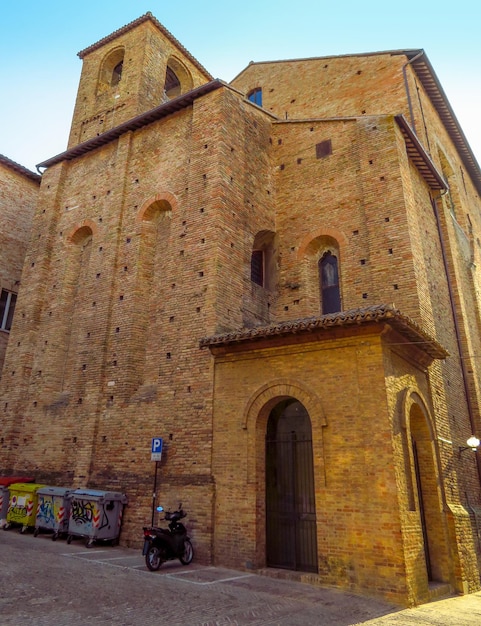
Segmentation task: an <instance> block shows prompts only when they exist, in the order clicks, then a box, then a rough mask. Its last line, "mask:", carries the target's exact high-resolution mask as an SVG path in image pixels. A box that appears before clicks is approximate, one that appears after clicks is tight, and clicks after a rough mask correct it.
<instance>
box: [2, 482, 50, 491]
mask: <svg viewBox="0 0 481 626" xmlns="http://www.w3.org/2000/svg"><path fill="white" fill-rule="evenodd" d="M41 487H45V485H39V484H38V483H12V484H11V485H9V487H8V488H9V490H10V491H26V492H27V493H33V492H36V491H38V489H40V488H41Z"/></svg>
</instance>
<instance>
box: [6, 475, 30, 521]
mask: <svg viewBox="0 0 481 626" xmlns="http://www.w3.org/2000/svg"><path fill="white" fill-rule="evenodd" d="M34 480H35V479H34V478H31V477H29V476H0V528H2V527H3V526H4V525H5V522H6V521H7V512H8V504H9V501H10V492H9V490H8V488H9V486H10V485H13V484H14V483H33V481H34Z"/></svg>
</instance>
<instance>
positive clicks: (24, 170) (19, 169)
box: [0, 154, 42, 185]
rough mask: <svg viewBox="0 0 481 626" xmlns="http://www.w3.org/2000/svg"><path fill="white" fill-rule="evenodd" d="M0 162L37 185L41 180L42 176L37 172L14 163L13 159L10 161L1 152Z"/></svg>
mask: <svg viewBox="0 0 481 626" xmlns="http://www.w3.org/2000/svg"><path fill="white" fill-rule="evenodd" d="M0 163H1V164H2V165H5V167H8V168H9V169H11V170H13V171H14V172H17V174H21V175H22V176H25V178H29V179H30V180H31V181H33V182H34V183H37V184H38V185H39V184H40V181H41V180H42V177H41V176H40V175H39V174H35V172H32V171H31V170H29V169H27V168H26V167H24V166H23V165H19V164H18V163H15V161H12V159H9V158H8V157H6V156H3V154H0Z"/></svg>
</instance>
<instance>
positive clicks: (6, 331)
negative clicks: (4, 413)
mask: <svg viewBox="0 0 481 626" xmlns="http://www.w3.org/2000/svg"><path fill="white" fill-rule="evenodd" d="M39 185H40V176H39V175H38V174H35V173H34V172H31V171H30V170H28V169H27V168H25V167H23V166H22V165H19V164H18V163H15V162H14V161H12V160H11V159H8V158H7V157H5V156H3V155H2V154H0V377H1V375H2V366H3V361H4V359H5V351H6V349H7V342H8V338H9V336H10V328H11V325H12V320H13V313H14V311H15V304H16V300H17V294H18V289H19V286H20V277H21V275H22V268H23V261H24V258H25V254H26V251H27V245H28V240H29V238H30V229H31V226H32V219H33V213H34V210H35V205H36V203H37V197H38V188H39Z"/></svg>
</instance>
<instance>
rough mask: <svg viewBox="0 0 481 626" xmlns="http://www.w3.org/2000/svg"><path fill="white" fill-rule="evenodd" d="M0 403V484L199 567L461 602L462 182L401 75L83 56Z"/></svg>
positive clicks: (429, 84) (440, 103)
mask: <svg viewBox="0 0 481 626" xmlns="http://www.w3.org/2000/svg"><path fill="white" fill-rule="evenodd" d="M79 56H80V58H81V59H82V61H83V68H82V74H81V78H80V85H79V91H78V97H77V102H76V106H75V110H74V114H73V120H72V128H71V133H70V138H69V143H68V148H67V150H66V151H65V152H64V153H62V154H60V155H57V156H55V157H52V158H51V159H49V160H47V161H45V162H44V163H42V164H40V165H39V168H40V169H42V170H43V175H42V182H41V186H40V192H39V197H38V206H37V210H36V213H35V218H34V224H33V232H32V237H31V240H30V245H29V248H28V251H27V258H26V263H25V266H24V272H23V275H22V289H21V291H20V294H19V298H18V302H17V310H16V317H15V321H14V324H13V327H12V331H11V341H10V344H9V347H8V351H7V355H6V361H5V369H4V375H3V377H2V380H1V387H0V407H1V415H2V439H1V441H2V459H3V462H2V464H3V470H4V471H5V472H7V473H10V472H12V473H13V472H15V473H18V472H29V473H32V472H35V474H36V476H37V479H41V480H42V482H49V483H51V484H61V485H65V484H71V485H75V486H88V487H92V488H101V489H113V490H121V491H125V492H126V493H127V494H128V497H129V505H128V507H127V508H126V511H125V515H124V521H123V530H122V537H121V539H122V541H123V542H125V543H127V544H129V545H139V539H140V531H141V527H142V525H143V524H145V523H146V522H148V521H149V520H150V515H151V500H152V485H153V476H154V464H153V463H152V461H151V460H150V443H151V439H152V438H153V437H162V438H163V439H164V445H165V449H164V456H163V459H162V463H161V465H160V467H159V472H158V474H159V483H160V487H159V499H160V500H161V501H162V503H163V504H164V505H168V506H173V505H175V504H176V503H177V502H178V501H182V502H183V504H184V507H185V508H186V510H187V511H188V512H189V518H188V520H189V528H190V530H191V535H192V538H193V542H194V545H195V547H196V553H197V557H198V558H199V559H201V560H203V561H204V562H214V563H216V564H223V565H226V566H229V567H236V568H241V569H242V568H255V569H263V568H269V569H270V570H271V571H275V572H279V571H281V572H294V571H295V572H299V574H298V575H299V576H300V577H301V579H305V580H310V581H318V582H319V583H320V584H333V585H338V586H340V587H343V588H346V589H352V590H356V591H359V590H362V591H365V592H368V593H373V594H376V595H381V596H383V597H386V598H388V599H390V600H394V601H396V602H399V603H401V604H412V603H417V602H424V601H427V600H429V599H430V598H432V597H433V595H434V594H436V593H438V592H439V591H440V590H441V592H446V591H449V590H451V591H453V590H455V591H458V592H463V593H465V592H469V591H473V590H476V589H478V588H479V566H480V545H479V532H480V531H481V517H480V516H481V500H480V497H481V494H480V476H481V472H480V465H479V456H478V455H477V454H473V452H472V451H471V450H461V449H460V448H463V447H465V442H466V440H467V438H468V437H469V436H470V435H472V434H478V435H479V433H480V432H481V428H480V426H481V425H480V418H479V401H480V388H479V384H480V382H479V381H480V380H481V378H480V359H479V358H478V357H479V355H480V354H481V346H480V333H479V327H480V315H479V305H480V303H481V301H480V296H479V293H480V288H481V284H480V277H479V273H478V272H477V266H478V264H479V262H480V254H481V242H480V238H481V213H480V208H481V205H480V199H479V196H480V192H481V172H480V170H479V167H478V164H477V163H476V160H475V158H474V156H473V154H472V152H471V149H470V148H469V145H468V143H467V141H466V138H465V137H464V134H463V132H462V130H461V128H460V127H459V124H458V122H457V120H456V117H455V115H454V113H453V111H452V109H451V107H450V105H449V102H448V101H447V99H446V96H445V94H444V92H443V90H442V87H441V86H440V84H439V82H438V80H437V78H436V75H435V73H434V70H433V68H432V67H431V65H430V63H429V60H428V58H427V56H426V54H425V53H424V52H423V51H422V50H396V51H388V52H382V53H373V54H356V55H349V56H340V57H339V56H338V57H323V58H312V59H296V60H289V61H278V62H269V63H251V64H250V65H249V66H248V67H247V68H246V69H245V70H244V71H243V72H242V73H241V74H239V75H238V76H237V77H236V78H235V79H234V80H233V81H232V82H231V83H230V84H227V83H224V82H222V81H220V80H214V79H213V78H212V76H210V74H209V73H208V71H207V70H206V69H204V68H203V67H202V66H201V65H200V64H199V62H198V61H197V60H196V59H195V58H194V57H192V55H191V54H190V53H189V52H188V51H187V50H185V48H184V47H183V46H182V45H181V44H180V43H179V42H178V41H177V40H176V39H175V38H174V37H173V36H172V35H171V34H170V33H169V32H168V31H167V30H166V29H165V28H164V27H163V26H162V25H161V24H160V23H159V22H158V21H157V20H156V19H155V18H154V17H153V16H152V15H151V14H146V15H144V16H142V17H140V18H139V19H138V20H136V21H134V22H132V23H130V24H128V25H127V26H125V27H123V28H121V29H119V30H117V31H115V32H114V33H113V34H112V35H110V36H108V37H106V38H104V39H102V40H101V41H99V42H97V43H95V44H93V45H92V46H90V47H89V48H87V49H85V50H83V51H82V52H81V53H79Z"/></svg>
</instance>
